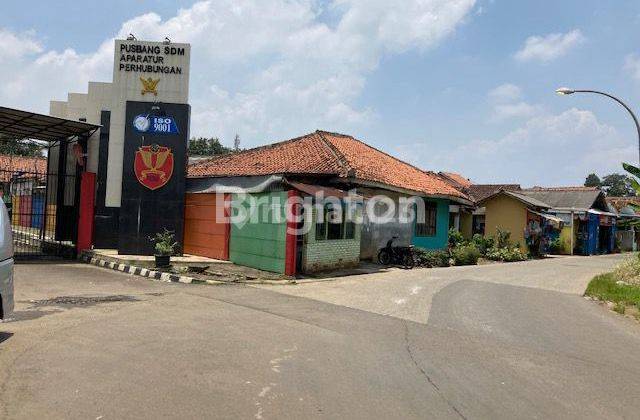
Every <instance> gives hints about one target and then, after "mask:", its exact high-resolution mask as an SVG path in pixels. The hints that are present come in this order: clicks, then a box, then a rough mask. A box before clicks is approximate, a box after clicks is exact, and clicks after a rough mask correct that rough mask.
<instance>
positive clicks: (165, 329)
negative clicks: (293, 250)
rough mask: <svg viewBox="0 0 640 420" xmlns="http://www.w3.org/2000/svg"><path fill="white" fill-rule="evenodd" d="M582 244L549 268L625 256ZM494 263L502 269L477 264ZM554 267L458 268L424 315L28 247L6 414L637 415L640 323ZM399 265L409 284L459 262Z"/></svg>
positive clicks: (3, 389) (8, 368)
mask: <svg viewBox="0 0 640 420" xmlns="http://www.w3.org/2000/svg"><path fill="white" fill-rule="evenodd" d="M576 261H577V262H578V263H582V264H583V265H582V266H580V267H582V268H580V267H574V265H573V262H571V260H566V262H563V263H562V264H571V265H567V267H564V268H563V267H560V266H556V268H555V269H552V270H551V273H552V274H553V275H554V276H555V277H558V276H562V275H563V274H562V270H574V269H575V271H574V274H573V275H571V276H568V277H571V278H574V279H576V281H578V280H579V279H580V278H582V277H576V276H578V275H579V273H580V272H582V270H587V271H589V270H590V271H591V272H597V271H600V270H602V269H605V268H606V266H607V264H611V263H612V262H613V261H612V260H611V259H607V258H595V259H580V260H576ZM549 263H551V264H560V263H559V262H556V261H549ZM535 264H537V263H535ZM587 266H590V267H589V268H586V267H587ZM501 267H502V269H507V270H518V269H517V268H515V267H516V266H509V267H506V266H501ZM482 270H489V271H490V272H493V273H494V274H495V276H489V279H488V280H487V281H484V280H481V281H479V280H477V279H466V280H465V279H462V277H470V276H472V273H475V274H477V273H479V272H481V271H482ZM544 270H545V268H543V267H539V276H538V279H539V281H541V283H540V285H539V286H544V287H540V288H534V287H521V286H519V285H514V284H519V282H522V281H524V280H523V279H521V278H519V277H518V276H514V275H513V274H509V275H506V274H505V275H501V274H504V273H506V271H501V268H500V267H497V266H496V267H490V268H485V267H481V268H477V270H471V272H466V271H465V270H462V269H455V270H452V271H451V272H452V273H453V272H454V271H457V272H460V273H465V274H464V276H462V275H461V276H460V279H458V280H455V279H456V277H455V276H453V275H452V276H453V277H452V278H451V279H450V280H451V281H449V282H447V283H446V284H444V285H443V286H442V287H440V286H439V290H440V291H439V292H438V293H435V294H432V296H431V297H430V298H429V305H428V306H429V307H430V315H429V320H428V323H426V324H425V323H424V322H420V323H418V322H412V321H410V320H408V319H406V317H398V316H393V317H392V316H384V315H380V314H377V313H375V312H371V311H368V310H363V309H356V308H350V307H346V306H343V305H336V304H332V303H328V302H325V301H321V300H319V299H317V298H313V299H310V298H304V297H298V296H292V295H291V294H287V293H281V292H280V289H274V288H271V289H263V288H255V287H246V286H216V287H212V286H197V285H182V284H167V283H157V282H151V281H148V280H146V279H140V278H137V277H133V276H129V275H125V274H122V273H117V272H113V271H107V270H104V269H99V268H96V267H92V266H88V265H80V264H60V265H20V266H17V267H16V297H17V300H18V302H17V312H16V317H15V320H14V321H12V322H9V323H6V324H5V323H3V324H0V418H2V419H5V418H8V419H32V418H47V419H50V418H51V419H87V418H90V419H104V420H107V419H129V418H131V419H133V418H135V419H139V418H153V419H158V418H182V419H191V418H194V419H196V418H197V419H200V418H220V419H230V418H242V419H244V418H249V419H270V418H278V419H281V418H285V419H287V418H290V419H298V418H332V419H333V418H349V419H371V418H403V419H405V418H415V419H424V418H455V419H460V418H467V419H472V418H491V419H500V418H505V419H511V418H562V419H567V418H581V419H583V418H636V417H637V413H638V412H640V387H638V377H640V327H639V326H638V324H637V323H635V322H632V321H630V320H628V319H626V318H622V317H619V316H617V315H616V314H614V313H611V312H609V311H607V310H605V309H604V308H602V307H601V306H599V305H595V304H593V303H592V302H588V301H586V300H585V299H583V298H581V297H580V296H578V295H576V294H572V293H568V292H571V291H575V290H574V289H571V288H569V289H566V290H564V291H563V292H560V293H559V292H557V291H555V290H553V288H554V286H553V283H554V282H556V280H557V279H553V281H549V282H544V281H542V280H544V275H543V271H544ZM525 271H526V270H525ZM396 273H397V274H396V275H395V277H394V279H395V281H396V282H397V283H398V285H402V286H401V287H400V286H399V288H397V289H393V288H390V286H389V285H386V286H385V287H387V288H388V290H394V291H397V293H398V296H397V298H398V299H402V298H407V299H410V297H411V296H414V294H413V292H414V291H413V290H410V289H408V288H411V287H414V286H415V287H423V288H425V289H426V288H428V287H429V281H434V282H440V281H445V280H444V278H446V277H448V276H449V274H447V273H445V271H444V270H443V271H438V273H439V277H441V279H440V280H437V281H436V280H424V279H423V280H420V273H421V272H419V271H415V272H410V273H409V272H406V271H397V272H396ZM518 273H519V272H518ZM585 273H586V272H585ZM585 273H582V274H580V276H583V275H586V274H585ZM409 274H410V278H405V277H406V276H409ZM425 274H427V273H425V272H422V275H423V276H424V275H425ZM428 274H429V275H433V274H435V273H428ZM532 278H535V276H533V277H532ZM392 280H393V279H391V278H390V279H385V280H380V284H381V285H385V284H386V283H387V282H391V281H392ZM349 282H351V279H342V280H340V281H337V282H329V283H322V284H318V285H305V286H293V287H290V288H289V289H286V290H289V291H292V290H303V289H307V288H308V289H309V290H315V289H316V288H317V287H320V286H321V287H327V286H329V285H330V284H333V285H334V286H336V287H342V288H343V290H347V291H349V290H358V289H348V288H347V286H346V285H347V284H349ZM414 282H419V283H418V284H414ZM534 283H535V282H534ZM542 283H545V284H546V285H545V284H542ZM547 283H548V284H547ZM374 284H378V283H377V282H376V283H372V284H370V285H369V286H372V285H374ZM562 284H563V287H564V286H566V285H564V283H562ZM529 285H530V284H529ZM275 290H278V291H275ZM282 290H285V289H284V288H283V289H282ZM401 291H404V293H403V294H400V292H401ZM289 293H291V292H289ZM381 295H382V294H380V296H379V300H384V299H383V297H382V296H381ZM416 295H420V290H418V291H417V292H416ZM101 300H102V302H100V301H101ZM362 301H363V302H367V301H368V300H367V299H362ZM425 302H426V300H425ZM379 306H380V307H383V306H384V305H379ZM416 311H417V309H416ZM424 311H426V307H425V308H424ZM424 311H423V312H424ZM417 312H419V311H417Z"/></svg>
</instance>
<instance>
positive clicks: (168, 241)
mask: <svg viewBox="0 0 640 420" xmlns="http://www.w3.org/2000/svg"><path fill="white" fill-rule="evenodd" d="M149 239H150V240H151V242H153V243H155V248H156V253H155V259H156V267H158V268H164V267H169V265H170V264H171V255H173V253H174V250H175V248H176V246H178V242H176V241H175V236H174V234H173V232H172V231H170V230H168V229H167V228H165V229H164V231H162V232H158V233H156V236H154V237H153V238H149Z"/></svg>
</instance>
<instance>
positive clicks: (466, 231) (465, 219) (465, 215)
mask: <svg viewBox="0 0 640 420" xmlns="http://www.w3.org/2000/svg"><path fill="white" fill-rule="evenodd" d="M460 233H462V236H463V237H464V238H465V239H471V237H472V236H473V215H472V214H471V212H466V211H462V212H460Z"/></svg>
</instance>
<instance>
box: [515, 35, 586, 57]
mask: <svg viewBox="0 0 640 420" xmlns="http://www.w3.org/2000/svg"><path fill="white" fill-rule="evenodd" d="M585 40H586V38H585V37H584V35H582V32H581V31H580V30H579V29H574V30H572V31H570V32H567V33H566V34H562V33H555V34H548V35H544V36H530V37H529V38H527V39H526V41H525V43H524V46H523V47H522V48H521V49H520V50H519V51H518V52H516V54H515V56H514V57H515V58H516V60H518V61H522V62H528V61H538V62H541V63H548V62H551V61H553V60H555V59H556V58H558V57H561V56H563V55H565V54H567V53H568V52H569V50H571V49H572V48H574V47H576V46H578V45H580V44H582V43H583V42H584V41H585Z"/></svg>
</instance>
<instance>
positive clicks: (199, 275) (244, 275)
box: [176, 264, 292, 283]
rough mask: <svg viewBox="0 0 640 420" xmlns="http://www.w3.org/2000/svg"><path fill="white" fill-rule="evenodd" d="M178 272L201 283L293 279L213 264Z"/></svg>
mask: <svg viewBox="0 0 640 420" xmlns="http://www.w3.org/2000/svg"><path fill="white" fill-rule="evenodd" d="M176 271H177V273H176V274H181V275H186V276H189V277H193V278H194V279H196V280H200V281H206V280H215V281H220V282H225V283H237V282H245V281H260V280H269V281H273V280H281V281H283V282H285V281H287V280H292V278H291V277H288V276H285V275H282V274H278V273H272V272H269V271H263V270H258V269H255V268H251V267H244V266H241V265H236V264H213V265H210V266H208V267H186V268H183V269H179V270H176Z"/></svg>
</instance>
